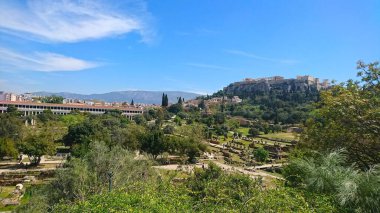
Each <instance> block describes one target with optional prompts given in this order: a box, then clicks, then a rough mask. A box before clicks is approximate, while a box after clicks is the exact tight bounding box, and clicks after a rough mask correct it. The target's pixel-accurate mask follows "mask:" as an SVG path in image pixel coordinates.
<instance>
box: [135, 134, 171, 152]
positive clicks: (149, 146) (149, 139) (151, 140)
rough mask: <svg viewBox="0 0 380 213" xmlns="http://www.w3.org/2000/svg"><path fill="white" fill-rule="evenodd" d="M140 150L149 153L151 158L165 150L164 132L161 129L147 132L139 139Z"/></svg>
mask: <svg viewBox="0 0 380 213" xmlns="http://www.w3.org/2000/svg"><path fill="white" fill-rule="evenodd" d="M141 150H142V151H144V152H146V153H148V154H151V155H152V156H153V159H156V158H157V157H158V155H160V154H161V153H163V152H165V151H166V150H167V143H166V138H165V135H164V133H163V132H162V131H161V130H152V131H150V132H148V133H147V134H146V135H145V136H144V137H143V138H142V141H141Z"/></svg>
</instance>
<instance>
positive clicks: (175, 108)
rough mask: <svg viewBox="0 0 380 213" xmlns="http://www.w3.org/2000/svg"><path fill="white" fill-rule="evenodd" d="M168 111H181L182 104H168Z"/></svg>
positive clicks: (175, 112)
mask: <svg viewBox="0 0 380 213" xmlns="http://www.w3.org/2000/svg"><path fill="white" fill-rule="evenodd" d="M168 111H169V112H171V113H174V114H177V113H179V112H182V111H183V106H182V104H178V103H177V104H172V105H170V106H169V108H168Z"/></svg>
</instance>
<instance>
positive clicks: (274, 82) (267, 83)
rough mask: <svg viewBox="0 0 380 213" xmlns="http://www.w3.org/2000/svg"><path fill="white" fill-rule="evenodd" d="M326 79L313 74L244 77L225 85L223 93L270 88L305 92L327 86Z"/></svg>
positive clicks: (267, 89)
mask: <svg viewBox="0 0 380 213" xmlns="http://www.w3.org/2000/svg"><path fill="white" fill-rule="evenodd" d="M329 86H330V83H329V81H328V80H323V81H320V79H319V78H314V77H313V76H309V75H306V76H297V77H296V78H289V79H285V78H284V77H281V76H274V77H268V78H257V79H253V78H246V79H244V80H243V81H240V82H235V83H232V84H230V85H228V86H227V87H225V88H224V89H223V90H224V94H226V95H239V96H246V95H247V94H255V93H267V92H270V91H271V90H276V91H284V92H295V91H301V92H305V91H308V90H318V91H319V90H321V89H325V88H328V87H329Z"/></svg>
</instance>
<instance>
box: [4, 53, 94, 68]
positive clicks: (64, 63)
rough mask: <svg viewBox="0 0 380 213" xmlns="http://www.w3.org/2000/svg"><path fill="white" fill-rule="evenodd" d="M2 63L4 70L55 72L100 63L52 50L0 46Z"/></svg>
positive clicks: (90, 66) (92, 66)
mask: <svg viewBox="0 0 380 213" xmlns="http://www.w3.org/2000/svg"><path fill="white" fill-rule="evenodd" d="M0 65H1V67H2V69H4V71H6V69H10V70H26V71H41V72H54V71H80V70H85V69H90V68H94V67H97V66H99V65H100V64H98V63H95V62H90V61H85V60H81V59H77V58H72V57H68V56H64V55H60V54H56V53H50V52H34V53H31V54H24V53H18V52H15V51H12V50H9V49H5V48H0Z"/></svg>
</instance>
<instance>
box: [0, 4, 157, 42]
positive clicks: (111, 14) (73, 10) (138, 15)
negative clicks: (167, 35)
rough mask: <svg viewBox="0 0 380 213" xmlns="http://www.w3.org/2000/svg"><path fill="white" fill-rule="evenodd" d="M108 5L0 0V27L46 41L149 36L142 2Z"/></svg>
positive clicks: (0, 28)
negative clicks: (119, 6)
mask: <svg viewBox="0 0 380 213" xmlns="http://www.w3.org/2000/svg"><path fill="white" fill-rule="evenodd" d="M137 2H139V1H137ZM109 5H111V4H101V3H100V2H99V1H97V2H95V1H87V0H82V1H73V0H59V1H50V0H28V1H27V4H26V5H18V4H16V3H15V2H12V1H0V11H1V13H0V20H1V21H0V30H1V31H3V32H6V33H10V34H13V35H17V36H21V37H23V38H28V39H38V40H41V41H49V42H78V41H83V40H88V39H99V38H104V37H109V36H116V35H122V34H126V33H130V32H138V33H140V34H141V35H142V36H143V41H147V40H149V36H150V34H151V33H152V31H151V30H150V29H147V24H146V23H145V20H144V19H145V16H148V13H147V11H146V7H145V6H138V8H128V10H124V11H123V12H120V11H118V10H117V9H114V8H110V7H109ZM130 7H136V5H131V6H130Z"/></svg>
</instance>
